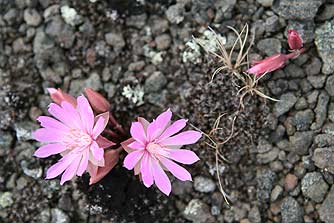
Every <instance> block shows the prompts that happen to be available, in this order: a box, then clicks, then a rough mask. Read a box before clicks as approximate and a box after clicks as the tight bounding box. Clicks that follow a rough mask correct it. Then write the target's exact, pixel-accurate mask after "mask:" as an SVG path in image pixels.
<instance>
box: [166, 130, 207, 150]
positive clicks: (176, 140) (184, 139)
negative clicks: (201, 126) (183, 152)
mask: <svg viewBox="0 0 334 223" xmlns="http://www.w3.org/2000/svg"><path fill="white" fill-rule="evenodd" d="M201 137H202V134H201V133H200V132H198V131H194V130H189V131H185V132H181V133H179V134H177V135H175V136H172V137H169V138H167V139H164V140H161V141H160V143H161V144H162V145H166V146H167V145H171V146H172V145H189V144H193V143H195V142H197V141H198V140H199V139H200V138H201Z"/></svg>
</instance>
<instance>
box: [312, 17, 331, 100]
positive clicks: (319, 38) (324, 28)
mask: <svg viewBox="0 0 334 223" xmlns="http://www.w3.org/2000/svg"><path fill="white" fill-rule="evenodd" d="M333 33H334V20H331V21H327V22H325V23H324V24H322V25H320V26H318V27H317V28H316V31H315V44H316V46H317V49H318V53H319V55H320V57H321V59H322V62H323V66H322V73H324V74H331V73H333V72H334V63H333V61H334V35H333ZM332 81H333V80H332ZM331 88H333V87H331ZM328 93H329V94H330V95H331V96H333V95H334V90H332V91H331V93H332V94H331V93H330V92H328Z"/></svg>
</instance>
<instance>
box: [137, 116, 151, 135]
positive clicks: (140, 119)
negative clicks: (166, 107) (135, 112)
mask: <svg viewBox="0 0 334 223" xmlns="http://www.w3.org/2000/svg"><path fill="white" fill-rule="evenodd" d="M138 122H140V123H141V124H142V125H143V127H144V129H145V132H146V131H147V127H148V125H149V124H150V123H149V121H147V120H146V119H144V118H142V117H138Z"/></svg>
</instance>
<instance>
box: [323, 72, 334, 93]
mask: <svg viewBox="0 0 334 223" xmlns="http://www.w3.org/2000/svg"><path fill="white" fill-rule="evenodd" d="M325 89H326V91H327V93H328V94H329V95H330V96H332V97H333V96H334V75H331V76H329V77H328V78H327V82H326V87H325Z"/></svg>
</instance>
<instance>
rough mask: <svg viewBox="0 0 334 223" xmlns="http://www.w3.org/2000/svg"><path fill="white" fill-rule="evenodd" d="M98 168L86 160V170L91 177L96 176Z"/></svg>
mask: <svg viewBox="0 0 334 223" xmlns="http://www.w3.org/2000/svg"><path fill="white" fill-rule="evenodd" d="M98 168H99V167H98V166H96V165H94V164H93V163H92V162H90V161H89V160H88V166H87V172H88V173H89V175H90V176H91V177H93V176H96V174H97V170H98Z"/></svg>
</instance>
